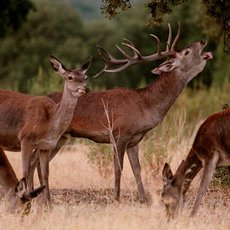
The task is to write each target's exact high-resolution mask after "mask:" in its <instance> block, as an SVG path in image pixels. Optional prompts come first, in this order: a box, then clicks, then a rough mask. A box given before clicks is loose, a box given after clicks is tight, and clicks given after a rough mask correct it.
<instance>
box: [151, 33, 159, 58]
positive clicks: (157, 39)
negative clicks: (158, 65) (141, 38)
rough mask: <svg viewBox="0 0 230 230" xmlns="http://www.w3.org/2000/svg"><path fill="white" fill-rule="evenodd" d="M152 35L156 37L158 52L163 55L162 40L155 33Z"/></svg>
mask: <svg viewBox="0 0 230 230" xmlns="http://www.w3.org/2000/svg"><path fill="white" fill-rule="evenodd" d="M150 36H151V37H153V38H155V39H156V41H157V54H158V55H161V41H160V39H159V38H158V37H157V36H156V35H155V34H150Z"/></svg>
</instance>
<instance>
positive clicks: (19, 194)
mask: <svg viewBox="0 0 230 230" xmlns="http://www.w3.org/2000/svg"><path fill="white" fill-rule="evenodd" d="M0 185H1V186H2V188H3V190H4V192H5V193H6V196H7V201H8V209H9V211H11V212H15V211H16V212H17V211H19V212H21V213H22V214H25V213H28V212H29V211H30V202H31V200H32V199H33V198H35V197H37V196H38V195H39V194H40V193H41V192H42V191H43V189H44V186H41V187H39V188H37V189H34V190H32V191H30V192H28V191H27V189H26V181H25V178H22V179H21V180H20V181H18V179H17V176H16V174H15V172H14V170H13V168H12V167H11V165H10V162H9V161H8V159H7V157H6V155H5V153H4V151H3V149H2V147H1V146H0Z"/></svg>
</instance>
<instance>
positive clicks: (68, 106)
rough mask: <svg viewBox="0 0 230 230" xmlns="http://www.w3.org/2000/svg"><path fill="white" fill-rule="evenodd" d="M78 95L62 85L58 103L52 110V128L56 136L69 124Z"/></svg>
mask: <svg viewBox="0 0 230 230" xmlns="http://www.w3.org/2000/svg"><path fill="white" fill-rule="evenodd" d="M77 101H78V97H75V96H73V94H72V92H70V91H69V90H67V89H66V86H65V87H64V91H63V94H62V98H61V101H60V103H58V104H57V107H56V108H55V110H54V119H53V121H54V129H55V132H56V134H57V135H58V136H60V135H62V134H63V133H64V131H65V130H66V129H67V128H68V126H69V125H70V123H71V121H72V118H73V113H74V108H75V106H76V104H77Z"/></svg>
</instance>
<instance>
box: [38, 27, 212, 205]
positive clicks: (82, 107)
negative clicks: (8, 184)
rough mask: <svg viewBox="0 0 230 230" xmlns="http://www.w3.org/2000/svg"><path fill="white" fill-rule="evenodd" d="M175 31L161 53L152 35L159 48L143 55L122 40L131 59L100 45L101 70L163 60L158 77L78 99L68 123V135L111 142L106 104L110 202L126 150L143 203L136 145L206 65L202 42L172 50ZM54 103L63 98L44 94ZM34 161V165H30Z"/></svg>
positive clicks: (112, 69)
mask: <svg viewBox="0 0 230 230" xmlns="http://www.w3.org/2000/svg"><path fill="white" fill-rule="evenodd" d="M179 31H180V29H178V33H177V35H176V38H175V39H174V41H173V42H172V32H171V27H170V26H169V36H168V41H167V46H166V51H163V52H162V51H161V44H160V39H159V38H158V37H157V36H155V35H152V36H153V37H154V38H155V39H156V41H157V44H158V50H157V53H156V54H152V55H149V56H142V55H141V53H140V52H139V51H138V50H137V48H136V47H134V45H133V44H132V43H131V42H129V41H127V40H126V43H124V45H125V46H127V47H129V48H131V49H132V50H133V52H134V55H133V56H132V57H130V56H129V55H128V54H127V53H126V52H125V51H124V50H122V49H121V48H120V47H119V50H121V52H122V53H123V54H124V56H125V57H126V58H125V59H122V60H118V59H116V58H114V57H113V56H112V55H111V54H109V53H108V52H107V51H106V50H105V49H103V48H101V47H99V52H100V55H101V57H102V60H103V61H104V63H105V68H104V69H103V70H102V71H101V72H100V73H99V74H101V73H102V72H120V71H122V70H125V69H126V68H128V67H129V66H131V65H133V64H137V63H141V62H149V61H155V60H159V59H163V58H166V57H167V58H168V60H167V61H165V62H164V63H162V64H161V65H160V66H159V67H157V68H155V69H154V70H153V71H152V72H153V73H155V74H159V75H160V77H159V79H158V80H157V81H155V82H153V83H152V84H150V85H149V86H147V87H145V88H141V89H127V88H117V89H112V90H107V91H104V92H89V93H88V94H85V95H83V96H82V97H80V98H79V101H78V106H77V107H76V108H75V111H74V116H73V120H72V122H71V124H70V126H69V128H68V129H67V131H66V133H69V134H70V135H71V136H73V137H83V138H88V139H90V140H93V141H95V142H98V143H111V135H110V132H109V131H108V129H107V128H106V127H107V125H108V119H107V117H106V115H105V108H104V105H105V104H106V105H107V109H108V114H109V120H110V121H112V122H113V130H112V132H113V137H114V140H115V142H116V152H117V153H116V154H114V171H115V200H119V197H120V180H121V172H122V169H123V159H124V153H125V151H126V152H127V154H128V158H129V161H130V164H131V167H132V170H133V173H134V176H135V179H136V183H137V189H138V194H139V199H140V201H141V202H146V195H145V191H144V187H143V183H142V179H141V166H140V162H139V158H138V146H139V142H140V141H141V140H142V139H143V137H144V136H145V134H146V133H147V132H148V131H149V130H151V129H153V128H154V127H156V126H157V125H158V124H159V123H160V122H161V121H162V120H163V118H164V117H165V115H166V114H167V112H168V110H169V109H170V107H171V106H172V105H173V103H174V102H175V100H176V99H177V97H178V96H179V95H180V93H181V92H182V90H183V89H184V87H185V86H186V84H187V83H188V82H189V81H190V80H192V79H193V78H194V77H195V76H196V75H197V74H198V73H200V72H201V71H202V70H203V68H204V67H205V64H206V61H207V60H209V59H211V58H212V54H211V53H210V52H207V53H203V52H202V50H203V49H204V47H205V46H206V44H207V42H206V41H200V42H196V43H194V44H192V45H190V46H188V47H187V48H184V49H181V50H180V51H178V52H176V51H174V47H175V45H176V42H177V40H178V38H179ZM48 96H49V97H50V98H51V99H53V100H54V101H55V102H59V101H60V99H61V97H62V94H61V93H52V94H50V95H48ZM63 143H64V137H63V138H62V139H61V140H60V142H59V145H57V148H56V149H55V150H54V151H53V152H52V154H51V158H52V157H53V156H54V155H55V154H56V152H57V151H58V149H60V147H61V146H62V145H63ZM35 166H36V162H34V167H35Z"/></svg>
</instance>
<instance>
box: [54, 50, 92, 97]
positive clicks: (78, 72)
mask: <svg viewBox="0 0 230 230" xmlns="http://www.w3.org/2000/svg"><path fill="white" fill-rule="evenodd" d="M91 62H92V57H90V58H88V59H87V60H86V61H85V62H84V63H83V64H82V65H81V67H80V68H77V69H74V70H70V69H67V68H66V67H65V66H64V65H63V64H62V63H61V62H60V61H59V60H58V59H57V58H55V57H54V56H52V55H50V63H51V65H52V67H53V69H54V70H55V71H56V72H57V73H58V74H59V75H61V76H62V77H63V79H64V80H65V87H66V89H67V90H68V91H69V92H71V93H72V95H73V96H74V97H79V96H81V95H82V94H84V93H85V92H86V91H88V88H87V86H86V79H87V76H86V72H87V70H88V69H89V67H90V65H91Z"/></svg>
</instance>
